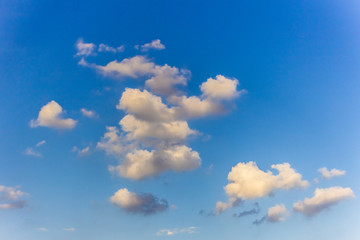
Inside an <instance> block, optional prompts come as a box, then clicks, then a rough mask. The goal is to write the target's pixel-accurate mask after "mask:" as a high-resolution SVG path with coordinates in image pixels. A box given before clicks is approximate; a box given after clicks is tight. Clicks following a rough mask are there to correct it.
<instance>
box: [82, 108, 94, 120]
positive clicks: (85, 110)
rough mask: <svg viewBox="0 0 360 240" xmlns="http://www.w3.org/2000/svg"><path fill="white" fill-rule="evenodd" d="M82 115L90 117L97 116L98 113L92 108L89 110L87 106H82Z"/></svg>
mask: <svg viewBox="0 0 360 240" xmlns="http://www.w3.org/2000/svg"><path fill="white" fill-rule="evenodd" d="M80 111H81V113H82V115H84V116H85V117H88V118H95V117H96V116H97V115H96V113H95V111H92V110H87V109H86V108H82V109H80Z"/></svg>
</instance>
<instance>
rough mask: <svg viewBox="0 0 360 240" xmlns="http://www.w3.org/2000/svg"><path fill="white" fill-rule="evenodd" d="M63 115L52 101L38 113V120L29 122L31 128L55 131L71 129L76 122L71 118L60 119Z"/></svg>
mask: <svg viewBox="0 0 360 240" xmlns="http://www.w3.org/2000/svg"><path fill="white" fill-rule="evenodd" d="M63 113H64V111H63V109H62V107H61V106H60V105H59V104H58V103H57V102H55V101H54V100H52V101H51V102H49V103H47V104H46V105H45V106H43V107H42V108H41V110H40V112H39V115H38V118H37V119H33V120H31V121H30V126H31V127H33V128H34V127H49V128H57V129H72V128H74V127H75V125H76V123H77V121H76V120H74V119H71V118H62V116H61V115H62V114H63Z"/></svg>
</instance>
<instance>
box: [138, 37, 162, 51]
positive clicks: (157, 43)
mask: <svg viewBox="0 0 360 240" xmlns="http://www.w3.org/2000/svg"><path fill="white" fill-rule="evenodd" d="M149 49H156V50H163V49H165V45H164V44H162V43H161V42H160V39H155V40H153V41H151V42H150V43H145V44H144V45H141V51H144V52H146V51H149Z"/></svg>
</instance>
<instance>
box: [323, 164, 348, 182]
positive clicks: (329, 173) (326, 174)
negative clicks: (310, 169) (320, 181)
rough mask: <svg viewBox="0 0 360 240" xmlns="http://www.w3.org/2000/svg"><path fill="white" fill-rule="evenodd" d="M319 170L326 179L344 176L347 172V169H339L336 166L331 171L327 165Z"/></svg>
mask: <svg viewBox="0 0 360 240" xmlns="http://www.w3.org/2000/svg"><path fill="white" fill-rule="evenodd" d="M318 171H319V172H320V173H321V175H322V177H323V178H325V179H329V178H332V177H340V176H343V175H345V174H346V171H344V170H339V169H336V168H333V169H331V170H330V171H329V170H328V169H327V168H326V167H323V168H320V169H319V170H318Z"/></svg>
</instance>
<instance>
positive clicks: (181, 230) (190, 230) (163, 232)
mask: <svg viewBox="0 0 360 240" xmlns="http://www.w3.org/2000/svg"><path fill="white" fill-rule="evenodd" d="M198 229H199V227H193V226H191V227H186V228H174V229H161V230H160V231H158V232H157V233H156V235H158V236H161V235H167V236H172V235H175V234H180V233H187V234H194V233H197V230H198Z"/></svg>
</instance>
